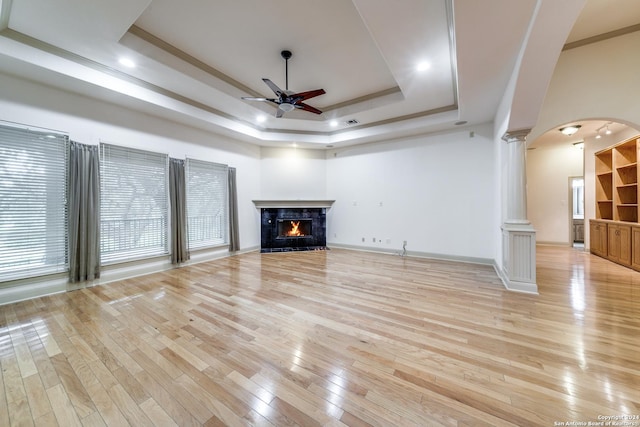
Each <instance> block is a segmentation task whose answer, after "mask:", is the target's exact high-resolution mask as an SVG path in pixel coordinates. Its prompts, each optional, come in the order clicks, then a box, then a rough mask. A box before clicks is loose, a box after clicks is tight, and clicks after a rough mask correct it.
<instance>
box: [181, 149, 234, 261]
mask: <svg viewBox="0 0 640 427" xmlns="http://www.w3.org/2000/svg"><path fill="white" fill-rule="evenodd" d="M185 172H186V181H187V189H186V190H187V242H188V245H189V249H197V248H205V247H211V246H216V245H221V244H226V243H228V230H229V219H228V218H229V215H228V211H229V207H228V206H229V203H228V185H227V180H228V167H227V165H222V164H218V163H211V162H204V161H201V160H194V159H187V161H186V171H185Z"/></svg>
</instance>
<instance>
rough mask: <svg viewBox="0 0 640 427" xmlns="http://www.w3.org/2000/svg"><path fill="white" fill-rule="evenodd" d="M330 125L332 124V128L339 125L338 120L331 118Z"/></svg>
mask: <svg viewBox="0 0 640 427" xmlns="http://www.w3.org/2000/svg"><path fill="white" fill-rule="evenodd" d="M329 126H331V127H332V128H334V127H336V126H338V121H337V120H331V121H330V122H329Z"/></svg>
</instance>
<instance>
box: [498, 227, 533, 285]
mask: <svg viewBox="0 0 640 427" xmlns="http://www.w3.org/2000/svg"><path fill="white" fill-rule="evenodd" d="M501 279H502V281H503V282H504V284H505V287H506V288H507V289H509V290H511V291H518V292H526V293H533V294H537V293H538V285H537V284H536V230H535V229H534V228H533V226H532V225H531V223H530V222H529V221H527V220H515V221H506V222H505V223H504V224H503V225H502V271H501Z"/></svg>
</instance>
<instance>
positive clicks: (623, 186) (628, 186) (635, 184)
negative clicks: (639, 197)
mask: <svg viewBox="0 0 640 427" xmlns="http://www.w3.org/2000/svg"><path fill="white" fill-rule="evenodd" d="M637 187H638V183H637V182H634V183H632V184H622V185H616V188H637Z"/></svg>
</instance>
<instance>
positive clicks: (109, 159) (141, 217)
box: [100, 143, 169, 264]
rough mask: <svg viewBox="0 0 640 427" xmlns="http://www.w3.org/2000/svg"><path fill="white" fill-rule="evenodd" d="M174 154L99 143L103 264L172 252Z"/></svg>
mask: <svg viewBox="0 0 640 427" xmlns="http://www.w3.org/2000/svg"><path fill="white" fill-rule="evenodd" d="M168 171H169V156H167V155H166V154H159V153H153V152H150V151H143V150H136V149H132V148H126V147H120V146H117V145H111V144H105V143H102V144H100V190H101V196H100V199H101V200H100V203H101V206H100V252H101V259H102V263H103V264H109V263H115V262H120V261H129V260H133V259H141V258H148V257H152V256H156V255H164V254H168V253H169V249H168V242H167V236H168V223H169V222H168V216H169V202H168V179H169V178H168V176H169V172H168Z"/></svg>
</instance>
